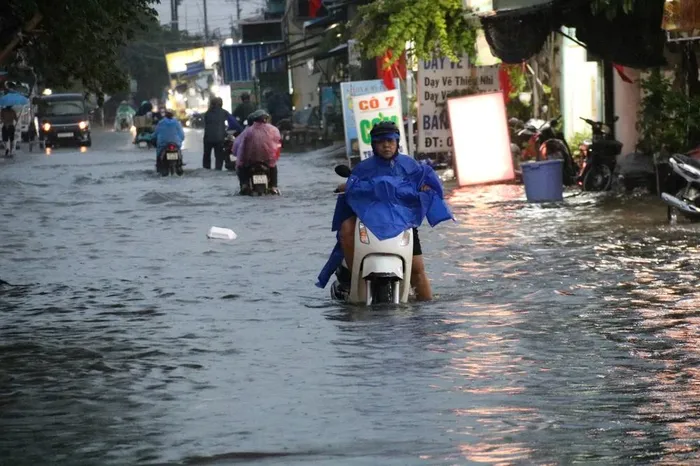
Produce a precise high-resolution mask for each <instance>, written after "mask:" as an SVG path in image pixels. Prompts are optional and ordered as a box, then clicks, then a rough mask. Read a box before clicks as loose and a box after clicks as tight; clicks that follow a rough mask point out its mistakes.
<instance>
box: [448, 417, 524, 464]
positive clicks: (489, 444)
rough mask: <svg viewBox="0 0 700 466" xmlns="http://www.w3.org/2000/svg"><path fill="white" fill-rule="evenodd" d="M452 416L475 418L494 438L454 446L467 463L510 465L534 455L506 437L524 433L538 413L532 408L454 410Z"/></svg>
mask: <svg viewBox="0 0 700 466" xmlns="http://www.w3.org/2000/svg"><path fill="white" fill-rule="evenodd" d="M455 414H457V415H459V416H470V417H472V418H475V419H476V420H477V421H478V422H479V423H480V424H481V425H482V426H485V427H486V426H488V428H489V429H490V430H491V431H493V432H494V435H492V436H491V438H488V439H486V441H484V442H480V443H476V444H461V445H458V446H457V448H459V450H460V452H461V454H462V455H463V456H464V457H465V458H466V459H468V460H470V461H474V462H479V463H489V464H511V463H512V462H513V461H519V460H520V461H522V460H525V459H527V458H528V457H529V456H530V455H531V454H532V453H533V452H534V450H533V449H532V448H528V447H527V446H525V444H524V443H522V442H512V441H510V439H506V438H505V437H506V436H508V437H511V436H513V435H516V434H518V433H520V432H524V431H525V430H526V428H525V426H526V425H531V424H532V423H533V422H537V420H538V419H537V413H536V412H535V411H534V410H533V409H530V408H522V407H508V406H494V407H488V408H468V409H460V410H456V411H455ZM505 420H507V421H505ZM496 432H497V434H496Z"/></svg>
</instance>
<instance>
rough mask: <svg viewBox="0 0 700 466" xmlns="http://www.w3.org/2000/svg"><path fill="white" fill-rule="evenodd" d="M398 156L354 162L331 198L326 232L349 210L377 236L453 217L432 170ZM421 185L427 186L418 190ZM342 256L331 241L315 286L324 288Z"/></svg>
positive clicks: (385, 236)
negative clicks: (332, 204) (333, 201)
mask: <svg viewBox="0 0 700 466" xmlns="http://www.w3.org/2000/svg"><path fill="white" fill-rule="evenodd" d="M399 157H401V159H400V161H398V162H397V163H396V164H394V163H393V162H392V163H391V164H389V163H387V162H386V161H384V160H381V159H379V157H376V156H375V157H373V158H370V159H367V160H365V161H363V162H362V163H360V164H359V165H358V166H357V167H355V170H353V175H351V176H350V177H349V178H348V181H347V184H346V188H345V195H343V196H339V197H338V201H337V202H336V208H335V212H334V214H333V222H332V226H331V230H332V231H338V229H339V228H340V225H341V223H342V222H343V221H345V220H346V219H348V218H350V217H351V216H353V215H356V216H357V218H359V219H360V221H362V223H363V224H364V225H365V226H366V227H367V228H369V230H370V231H371V232H372V233H373V234H374V235H375V236H376V237H377V238H379V239H380V240H384V239H387V238H393V237H395V236H398V235H399V234H400V233H401V232H402V231H405V230H407V229H409V228H411V227H418V226H420V225H421V223H422V222H423V219H424V218H427V220H428V223H429V224H430V226H435V225H437V224H438V223H440V222H444V221H445V220H450V219H453V220H454V217H453V216H452V212H450V209H449V207H448V206H447V204H446V203H445V201H444V199H443V191H442V184H441V183H440V179H439V178H438V176H437V174H436V173H435V171H434V170H433V169H432V168H431V167H429V166H426V165H419V164H418V163H417V162H416V161H415V160H413V159H411V158H410V157H406V156H399ZM367 162H369V163H367ZM397 175H400V176H397ZM422 186H427V187H429V188H430V189H428V190H427V191H419V188H420V187H422ZM342 261H343V252H342V250H341V249H340V245H339V244H338V243H336V246H335V248H334V249H333V251H332V252H331V256H330V258H329V259H328V262H326V265H325V266H324V267H323V270H322V271H321V273H320V274H319V276H318V282H317V283H316V286H318V287H319V288H324V287H325V286H326V284H327V283H328V280H329V279H330V277H331V276H332V275H333V273H334V272H335V270H336V269H337V268H338V267H339V266H340V264H341V263H342Z"/></svg>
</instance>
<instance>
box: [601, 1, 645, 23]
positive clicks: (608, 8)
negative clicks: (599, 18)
mask: <svg viewBox="0 0 700 466" xmlns="http://www.w3.org/2000/svg"><path fill="white" fill-rule="evenodd" d="M636 2H637V0H591V9H592V10H593V13H594V14H604V15H606V16H607V18H608V19H613V18H614V17H615V16H617V15H618V14H620V13H622V14H629V13H631V12H632V10H633V9H634V7H635V3H636Z"/></svg>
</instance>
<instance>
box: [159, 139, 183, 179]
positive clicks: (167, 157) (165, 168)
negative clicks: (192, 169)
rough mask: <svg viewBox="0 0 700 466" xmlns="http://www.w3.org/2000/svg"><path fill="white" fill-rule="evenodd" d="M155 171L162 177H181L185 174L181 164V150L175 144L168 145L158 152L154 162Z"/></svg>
mask: <svg viewBox="0 0 700 466" xmlns="http://www.w3.org/2000/svg"><path fill="white" fill-rule="evenodd" d="M156 171H157V172H158V173H160V174H161V175H162V176H168V175H171V176H172V175H175V174H177V175H178V176H182V175H183V174H184V173H185V171H184V170H183V163H182V150H180V148H179V147H178V146H177V144H172V143H171V144H168V145H167V146H165V148H164V149H163V150H162V151H161V152H160V155H159V156H158V160H157V162H156Z"/></svg>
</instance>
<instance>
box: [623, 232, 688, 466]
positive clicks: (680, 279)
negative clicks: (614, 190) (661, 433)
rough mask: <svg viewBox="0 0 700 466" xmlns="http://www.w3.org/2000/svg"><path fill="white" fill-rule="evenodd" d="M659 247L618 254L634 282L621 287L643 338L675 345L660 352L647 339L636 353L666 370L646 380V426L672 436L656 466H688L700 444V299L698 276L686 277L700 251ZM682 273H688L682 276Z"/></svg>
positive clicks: (641, 245)
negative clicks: (699, 362)
mask: <svg viewBox="0 0 700 466" xmlns="http://www.w3.org/2000/svg"><path fill="white" fill-rule="evenodd" d="M659 243H661V240H660V239H658V238H653V237H652V238H647V240H646V241H639V242H630V243H629V244H628V245H627V248H626V249H625V251H624V252H621V253H619V256H617V257H616V259H617V260H618V262H619V263H620V264H623V266H624V267H625V268H626V269H627V270H631V271H632V273H633V276H634V280H633V281H632V282H631V283H620V284H619V286H620V287H624V288H628V289H629V295H630V297H629V298H628V300H629V303H630V304H631V305H632V306H634V307H635V308H636V311H637V312H638V313H639V314H640V315H641V316H642V317H643V320H642V321H641V325H642V326H643V327H645V330H644V334H647V335H649V334H650V335H653V341H654V342H658V343H665V341H670V345H669V344H663V346H662V347H661V348H658V347H657V345H656V344H652V346H651V348H650V347H647V346H646V345H645V341H644V340H643V339H639V338H635V340H634V341H635V342H637V341H639V340H641V341H639V343H638V344H637V345H636V347H635V348H633V350H632V354H633V355H634V356H635V357H637V358H640V359H646V360H651V361H654V362H656V363H661V364H663V366H664V368H663V369H661V370H657V371H654V372H651V373H650V374H649V377H647V378H644V379H645V382H646V383H649V384H651V387H650V389H649V392H648V394H647V397H648V399H649V401H648V402H646V403H645V404H643V405H641V406H640V407H639V408H638V412H639V413H640V415H641V416H642V418H643V419H644V420H646V421H647V422H650V423H653V424H662V425H663V426H664V427H665V428H666V429H667V431H668V433H669V435H668V437H670V438H668V439H667V440H665V441H662V442H660V445H661V446H662V448H663V450H664V454H665V456H664V457H662V458H660V461H657V463H660V464H688V460H689V458H693V457H694V456H693V455H694V454H696V452H697V449H698V448H697V444H698V442H699V441H700V420H699V419H698V416H697V409H696V405H697V400H698V399H699V398H700V368H698V367H696V366H695V364H694V363H693V362H692V361H696V360H697V359H698V358H699V357H700V317H698V316H697V315H696V314H697V311H698V309H700V293H699V292H698V291H696V288H697V284H698V279H697V276H696V275H694V274H691V273H688V272H687V268H692V269H693V270H695V269H696V265H697V261H698V253H697V247H687V244H686V242H685V241H680V242H675V243H671V245H668V244H659ZM623 254H624V255H623ZM642 255H643V256H642ZM689 264H692V265H691V266H690V267H688V266H689ZM680 267H683V268H686V271H685V272H682V271H678V269H679V268H680Z"/></svg>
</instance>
